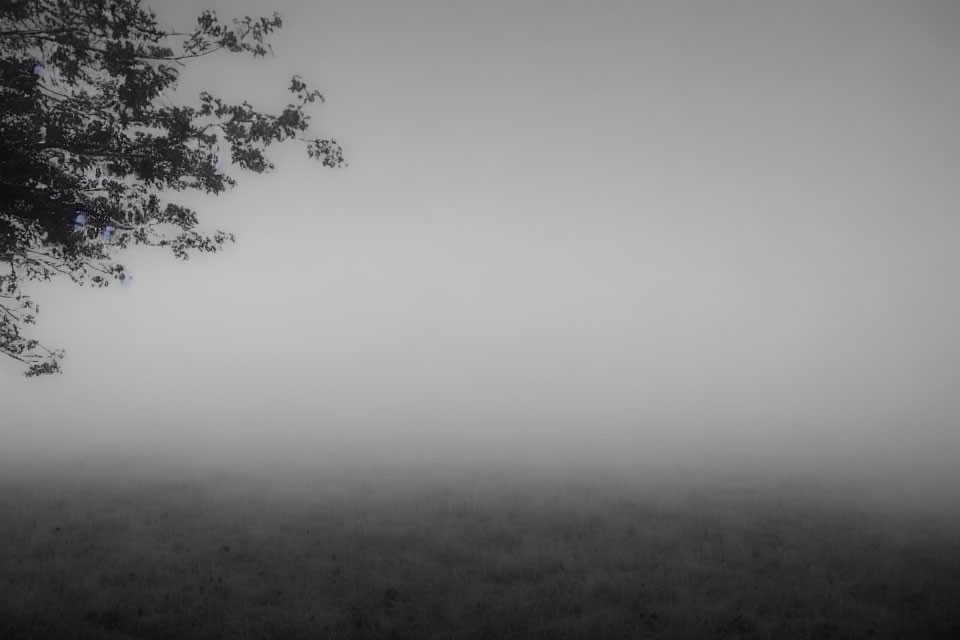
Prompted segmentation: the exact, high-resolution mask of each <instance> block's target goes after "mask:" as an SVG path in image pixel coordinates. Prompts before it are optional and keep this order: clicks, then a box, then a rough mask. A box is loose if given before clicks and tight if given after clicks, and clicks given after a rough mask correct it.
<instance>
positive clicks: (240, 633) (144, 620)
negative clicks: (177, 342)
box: [0, 468, 960, 640]
mask: <svg viewBox="0 0 960 640" xmlns="http://www.w3.org/2000/svg"><path fill="white" fill-rule="evenodd" d="M877 498H878V496H877V495H876V494H864V493H863V492H860V493H857V492H854V491H852V490H849V489H848V488H844V489H843V491H840V492H838V491H837V487H836V486H835V485H832V484H830V483H827V482H813V481H795V482H787V481H772V480H769V479H767V480H762V479H759V478H758V479H752V480H751V479H747V478H743V479H740V480H736V481H733V480H722V479H718V478H712V479H706V480H705V479H700V480H696V481H694V480H691V481H679V480H674V481H667V480H666V479H663V478H659V479H656V478H654V479H650V478H648V479H647V480H641V479H639V478H631V477H627V476H613V475H607V476H602V477H601V476H594V477H590V476H587V475H582V476H573V475H568V476H566V477H561V476H559V475H554V476H551V475H550V474H548V473H543V474H533V473H528V474H505V473H502V474H494V473H483V472H472V473H471V472H466V471H465V472H462V473H427V472H423V473H416V472H410V471H408V472H402V471H399V470H395V471H393V472H387V471H384V470H381V471H378V472H372V471H371V472H369V473H361V472H360V471H353V472H348V471H341V472H339V473H335V472H332V471H330V472H323V473H319V472H318V473H304V472H290V473H286V474H282V475H281V474H274V475H263V474H259V475H258V474H247V475H243V474H239V473H238V474H229V473H216V472H212V471H211V472H200V471H196V472H179V473H177V474H164V473H157V472H153V471H147V470H142V469H141V470H134V469H126V470H112V471H111V470H105V469H103V468H97V469H93V470H90V469H87V470H83V469H74V470H71V471H63V470H57V471H52V472H51V471H48V472H45V473H39V472H36V471H34V472H23V473H15V472H8V473H7V474H6V475H4V476H2V478H0V637H2V638H14V639H24V640H27V639H30V638H43V639H50V638H71V639H73V638H91V639H99V638H103V639H107V638H111V639H119V638H158V639H159V638H170V639H174V638H177V639H200V638H236V639H238V640H243V639H247V638H277V639H297V638H383V639H393V640H399V639H402V638H408V639H414V638H446V639H451V640H452V639H455V638H456V639H460V638H462V639H467V638H524V639H527V638H545V639H546V638H551V639H555V638H590V639H602V638H777V639H789V638H824V639H830V638H857V639H864V638H878V639H879V638H943V639H951V640H955V639H956V638H960V606H958V603H960V536H958V533H960V525H958V518H957V514H956V512H949V511H944V510H943V508H942V506H941V507H938V508H934V506H932V505H931V506H929V507H928V508H923V507H915V508H913V509H904V508H901V507H900V506H897V505H892V504H887V503H885V502H884V501H883V500H878V499H877Z"/></svg>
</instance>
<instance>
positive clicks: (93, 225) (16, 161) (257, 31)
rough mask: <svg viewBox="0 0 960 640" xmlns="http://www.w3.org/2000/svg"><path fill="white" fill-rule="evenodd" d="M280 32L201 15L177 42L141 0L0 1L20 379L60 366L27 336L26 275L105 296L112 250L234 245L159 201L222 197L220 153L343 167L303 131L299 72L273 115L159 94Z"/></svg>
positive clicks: (257, 167)
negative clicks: (275, 150) (184, 74)
mask: <svg viewBox="0 0 960 640" xmlns="http://www.w3.org/2000/svg"><path fill="white" fill-rule="evenodd" d="M281 26H282V20H281V17H280V15H278V14H276V13H274V14H273V16H272V17H271V18H257V19H254V18H251V17H249V16H248V17H245V18H243V19H234V20H233V21H232V22H230V23H224V22H221V21H220V20H219V19H218V17H217V15H216V14H215V13H214V12H212V11H205V12H203V13H202V14H201V15H200V16H199V17H198V18H197V26H196V27H195V28H194V29H193V30H192V31H187V32H177V31H171V30H165V29H162V28H160V26H159V25H158V24H157V21H156V16H155V14H154V13H153V12H152V11H150V10H149V9H148V8H144V7H142V6H141V3H140V0H0V352H2V353H4V354H6V355H7V356H10V357H12V358H14V359H16V360H18V361H20V362H21V363H23V364H25V365H27V369H26V372H25V373H26V375H28V376H36V375H42V374H50V373H55V372H59V371H60V360H61V359H62V358H63V355H64V352H63V351H62V350H52V349H47V348H46V347H44V346H42V345H41V344H40V343H39V342H38V341H37V340H33V339H27V338H26V337H24V336H23V334H22V328H23V326H24V325H27V324H32V323H33V322H34V318H35V315H36V313H37V312H38V311H39V310H38V308H37V305H36V304H35V303H34V302H33V301H32V300H31V299H30V298H29V296H27V295H25V294H24V293H23V290H22V283H23V282H24V281H29V280H51V279H53V278H55V277H63V276H66V277H69V278H70V279H71V280H73V281H74V282H76V283H77V284H81V285H82V284H85V283H89V284H91V285H93V286H107V285H108V284H109V283H110V281H111V280H119V281H121V282H126V281H129V275H128V274H127V272H126V270H125V269H124V267H123V265H122V264H119V263H117V262H115V261H114V256H115V255H116V254H118V253H119V252H121V251H123V250H124V249H126V248H128V247H129V246H131V245H137V244H143V245H150V246H157V247H168V248H169V249H170V250H172V251H173V253H174V255H175V256H176V257H178V258H181V259H187V258H188V257H189V255H190V254H191V252H196V251H201V252H214V251H217V250H218V249H220V248H221V246H222V245H223V244H224V243H225V242H232V241H233V240H234V238H233V236H232V234H229V233H226V232H223V231H219V230H218V231H216V232H215V233H214V234H213V235H208V234H206V233H203V232H201V231H200V230H198V226H197V225H198V220H197V214H196V212H195V211H193V210H192V209H189V208H187V207H184V206H180V205H177V204H175V203H173V202H168V201H167V200H166V199H167V198H168V197H169V196H170V195H173V194H175V193H176V192H181V191H185V190H189V189H196V190H201V191H204V192H206V193H211V194H220V193H222V192H223V191H224V190H226V189H228V188H230V187H233V186H234V185H235V184H236V181H235V180H234V179H233V178H231V177H230V176H229V175H228V174H227V173H225V172H224V171H223V169H224V161H225V159H226V157H227V156H226V153H227V152H226V151H224V149H223V147H224V146H225V147H228V149H229V156H228V157H229V158H230V160H232V162H233V164H234V165H236V166H237V167H239V168H241V169H245V170H249V171H254V172H257V173H263V172H266V171H270V170H271V169H272V168H273V165H272V164H271V163H270V161H269V160H268V158H267V157H266V155H265V151H266V148H267V147H268V146H270V145H271V144H274V143H276V142H284V141H288V140H299V141H301V142H304V143H305V144H306V149H307V153H308V155H309V156H310V157H311V158H315V159H316V160H318V161H320V162H322V164H323V165H324V166H326V167H339V166H341V165H343V164H344V159H343V154H342V150H341V148H340V147H339V145H338V144H337V143H336V141H335V140H326V139H318V138H308V137H304V136H306V135H307V133H306V132H308V130H309V122H310V116H309V115H308V114H307V113H306V111H305V109H306V108H307V105H309V104H310V103H313V102H316V101H318V100H319V101H321V102H322V101H323V96H322V95H320V93H319V92H317V91H315V90H312V89H310V88H308V87H307V85H306V84H305V83H304V82H303V81H302V80H301V79H300V77H299V76H294V77H293V79H292V81H291V83H290V86H289V91H290V92H291V93H292V94H293V99H292V101H291V103H290V104H289V105H288V106H287V107H286V108H285V109H284V110H283V111H282V112H281V113H279V114H270V113H261V112H259V111H257V110H255V109H254V108H253V106H252V105H251V104H250V103H248V102H246V101H245V102H243V103H241V104H231V103H228V102H225V101H224V100H221V99H220V98H218V97H215V96H214V95H213V94H211V93H208V92H206V91H204V92H201V93H200V95H199V97H198V99H197V101H195V102H194V103H193V104H192V105H177V104H174V103H173V102H171V100H170V98H169V92H172V91H173V90H174V89H175V88H176V86H177V80H178V75H179V70H178V68H179V67H182V66H184V65H186V64H187V63H188V62H189V61H190V60H191V59H195V58H199V57H201V56H206V55H210V54H213V53H216V52H228V53H238V54H250V55H253V56H254V57H262V56H265V55H267V54H270V55H272V54H273V51H272V48H271V47H270V45H269V44H268V43H267V36H269V35H270V34H272V33H273V32H274V31H276V30H277V29H279V28H280V27H281Z"/></svg>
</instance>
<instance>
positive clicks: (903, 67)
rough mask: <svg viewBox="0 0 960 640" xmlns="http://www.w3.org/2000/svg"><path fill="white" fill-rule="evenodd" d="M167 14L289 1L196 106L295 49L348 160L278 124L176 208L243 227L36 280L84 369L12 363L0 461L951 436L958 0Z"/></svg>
mask: <svg viewBox="0 0 960 640" xmlns="http://www.w3.org/2000/svg"><path fill="white" fill-rule="evenodd" d="M154 4H155V6H154V8H155V9H156V11H157V13H158V16H159V17H160V19H161V20H162V21H164V22H165V23H166V24H171V25H172V24H181V25H188V24H190V23H191V22H192V20H193V19H194V15H195V14H196V13H197V12H198V11H199V10H201V9H202V8H204V7H207V6H209V7H211V8H214V7H215V8H217V10H218V13H220V15H222V16H224V17H228V16H233V15H243V14H244V13H251V14H256V15H260V14H262V13H269V12H270V11H272V10H273V9H274V8H275V9H277V10H279V11H280V12H281V13H282V14H283V15H284V17H285V18H286V24H285V26H284V28H283V29H282V30H281V31H280V32H279V33H278V34H277V35H276V37H275V39H274V41H273V43H274V50H275V51H276V58H274V59H269V60H266V61H260V60H257V61H253V60H251V59H243V60H240V59H239V58H236V59H235V58H230V57H220V58H216V57H215V56H212V57H209V58H208V59H204V60H201V61H198V63H197V64H196V66H195V67H194V68H193V69H192V70H190V71H184V73H183V79H182V82H181V90H180V92H179V94H178V96H179V98H180V99H183V100H189V99H191V98H192V97H193V96H195V95H196V92H197V91H199V90H201V89H209V90H212V91H215V92H219V93H221V94H223V95H225V96H226V97H238V98H244V97H249V98H250V99H251V101H252V102H253V103H254V105H255V106H257V107H263V108H275V107H276V106H278V105H280V106H282V105H283V104H285V97H284V90H285V87H286V86H287V84H288V82H289V77H290V76H291V75H293V74H294V73H300V74H302V75H303V77H304V79H305V80H307V81H308V82H309V83H311V84H312V85H315V86H317V87H319V88H320V89H321V90H322V91H323V93H324V94H325V96H326V97H327V103H326V104H324V105H322V106H321V107H319V108H318V109H317V110H316V111H315V116H314V117H315V123H316V125H317V126H316V130H317V132H318V134H320V135H324V136H333V137H335V138H336V139H337V140H338V142H340V143H341V144H342V145H343V146H344V149H345V152H346V154H347V159H348V161H349V163H350V165H349V167H347V168H345V169H343V170H338V171H328V170H324V169H322V168H320V167H319V166H316V165H314V164H311V162H310V161H309V160H308V159H307V158H306V157H305V152H303V150H302V149H296V148H292V147H291V148H285V149H276V150H275V151H274V154H273V158H274V160H275V162H276V164H277V171H276V172H275V173H273V174H270V175H265V176H258V175H247V174H243V173H241V172H239V170H236V169H235V168H234V169H233V170H231V171H232V175H234V176H235V177H237V178H238V179H239V186H238V187H237V188H236V189H235V190H233V191H232V192H230V193H228V194H226V195H225V196H221V197H219V198H216V199H206V198H202V197H199V196H196V195H189V194H187V195H185V196H184V197H182V198H178V200H177V201H178V202H181V203H183V204H188V205H191V206H194V207H196V208H197V209H198V210H199V211H200V213H201V221H202V223H203V224H204V226H205V227H206V228H207V229H211V230H212V229H217V228H224V229H227V230H229V231H233V232H235V233H236V235H237V243H236V244H235V245H232V246H229V247H227V248H226V249H225V251H224V252H223V253H221V254H218V255H215V256H200V257H197V258H195V259H192V260H190V261H188V262H186V263H180V262H178V261H176V260H174V259H173V258H172V257H171V256H168V255H166V254H163V253H161V252H159V251H139V250H137V251H132V252H130V253H129V255H124V256H123V257H122V258H121V260H120V261H121V262H123V263H124V264H126V265H127V266H128V267H129V269H130V270H131V272H132V273H133V275H134V284H133V286H130V287H120V286H111V287H110V288H109V289H107V290H90V289H80V288H77V287H74V286H72V285H69V284H68V283H56V284H52V285H36V286H31V288H30V292H31V293H32V294H33V295H34V297H35V299H36V301H37V302H39V304H40V307H41V313H40V315H39V318H38V322H37V324H36V326H35V327H31V328H30V331H29V333H30V334H31V335H32V336H35V337H38V338H40V339H41V340H42V341H44V343H45V344H47V345H48V346H56V347H63V348H65V349H66V351H67V358H66V360H65V361H64V368H65V373H64V374H63V375H61V376H56V377H53V378H45V379H25V378H23V377H22V376H21V371H20V370H19V369H18V368H17V366H16V363H15V362H13V361H12V360H8V361H7V362H3V363H2V364H0V404H2V413H0V443H2V444H0V450H2V453H0V458H2V459H3V461H4V462H5V463H11V462H12V461H13V460H20V461H23V460H33V459H40V458H44V457H46V458H51V457H52V458H58V457H61V456H77V455H87V456H96V455H104V454H114V453H124V454H134V455H137V456H144V457H150V456H153V455H160V454H161V453H162V454H163V455H166V456H173V457H177V456H183V457H189V458H191V459H201V460H204V459H208V460H212V461H226V462H229V461H241V460H246V461H255V460H258V459H259V460H263V461H272V463H276V464H287V463H289V462H290V461H293V460H295V461H297V463H298V464H306V465H309V464H311V462H313V463H316V464H326V463H330V462H338V463H343V462H344V461H346V460H349V461H355V462H358V463H364V464H374V463H377V464H382V463H385V462H390V461H394V462H403V463H404V464H413V465H418V464H422V465H425V466H429V465H450V466H456V465H458V464H471V465H474V466H477V467H483V466H484V465H485V464H491V465H492V464H503V463H509V464H520V465H531V466H537V465H547V466H550V465H554V466H556V467H558V468H563V467H569V466H574V467H575V466H577V465H583V466H588V467H592V468H596V469H604V468H637V467H644V466H648V467H650V468H660V469H670V468H674V469H677V468H683V469H702V468H710V467H718V468H724V469H738V468H741V469H742V468H749V469H765V470H772V471H782V470H784V469H798V470H805V471H812V470H817V469H823V468H829V469H833V470H846V471H848V472H851V473H862V474H864V477H868V476H870V477H872V476H879V477H893V476H896V477H898V478H899V477H904V478H905V477H910V476H917V475H919V474H921V473H922V474H927V473H932V472H934V471H935V472H937V473H939V472H946V471H948V470H949V469H950V468H951V466H953V465H955V464H956V462H957V461H958V454H960V429H958V428H957V427H958V418H960V399H958V394H957V393H956V390H957V389H958V388H960V386H958V385H960V337H958V334H957V330H956V327H958V326H960V298H958V296H957V286H956V278H957V275H958V274H960V252H958V251H957V249H956V247H957V241H958V239H960V218H958V217H957V216H956V215H955V209H956V204H957V202H958V196H960V182H958V181H957V179H956V175H955V173H956V167H957V166H958V161H960V127H958V125H957V119H956V114H957V113H958V112H960V85H958V84H957V83H956V82H955V71H956V69H957V68H958V67H960V41H958V40H957V38H956V37H955V36H956V29H957V26H958V25H960V5H956V4H955V3H949V2H913V3H909V4H907V3H893V2H867V1H861V2H846V3H836V2H820V1H816V2H803V3H799V2H763V3H759V2H753V3H748V2H725V3H714V2H705V1H704V2H673V1H671V2H644V3H621V2H602V3H589V4H588V3H578V2H545V1H541V0H534V1H530V2H524V3H515V2H506V1H500V0H497V1H494V2H483V3H467V2H459V1H457V2H439V1H438V2H413V3H410V2H405V3H394V2H347V1H340V2H324V3H312V2H296V1H294V0H275V1H274V2H272V3H266V4H264V3H252V2H226V1H221V2H208V3H206V4H204V5H203V6H202V7H201V6H200V5H196V4H195V3H193V2H185V1H183V2H181V1H180V0H176V1H170V2H167V1H165V2H163V3H162V5H161V3H154ZM260 5H262V6H260ZM272 96H276V98H275V99H274V98H272ZM176 97H177V96H171V98H176ZM271 100H273V102H271Z"/></svg>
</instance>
